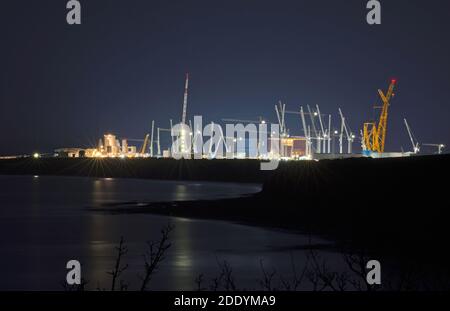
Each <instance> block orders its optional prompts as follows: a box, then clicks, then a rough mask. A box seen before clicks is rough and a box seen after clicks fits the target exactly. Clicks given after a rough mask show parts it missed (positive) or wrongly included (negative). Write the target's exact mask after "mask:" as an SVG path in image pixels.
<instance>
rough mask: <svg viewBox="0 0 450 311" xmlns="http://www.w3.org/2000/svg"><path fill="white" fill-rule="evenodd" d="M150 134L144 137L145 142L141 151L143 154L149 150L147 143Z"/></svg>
mask: <svg viewBox="0 0 450 311" xmlns="http://www.w3.org/2000/svg"><path fill="white" fill-rule="evenodd" d="M149 137H150V135H149V134H147V135H145V138H144V143H143V144H142V148H141V152H139V153H140V154H141V155H144V154H145V151H146V150H147V145H148V139H149Z"/></svg>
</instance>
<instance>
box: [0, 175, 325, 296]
mask: <svg viewBox="0 0 450 311" xmlns="http://www.w3.org/2000/svg"><path fill="white" fill-rule="evenodd" d="M259 189H260V186H258V185H242V184H225V183H199V182H195V183H188V182H168V181H146V180H133V179H131V180H126V179H124V180H121V179H89V178H70V177H45V176H41V177H39V178H34V177H33V176H29V177H27V176H0V206H1V209H0V230H1V233H2V234H0V245H2V247H1V248H0V258H1V261H2V266H3V267H8V269H6V271H5V272H4V273H3V275H2V278H1V280H0V289H34V290H36V289H41V290H51V289H53V290H59V289H62V287H61V285H60V283H61V282H62V281H63V280H64V279H65V273H66V270H65V264H66V262H67V261H68V260H71V259H78V260H80V262H81V263H82V274H83V277H84V278H85V279H87V280H88V281H89V283H88V287H89V288H90V289H94V290H95V289H96V288H97V287H99V288H109V282H110V276H109V275H108V274H107V273H106V272H107V271H110V270H111V269H112V268H113V266H114V261H115V246H117V243H118V241H119V240H120V237H121V236H124V238H125V241H126V243H127V247H128V248H129V252H128V254H127V255H126V258H125V259H124V260H125V261H126V263H128V264H129V268H128V269H127V270H126V272H125V273H124V275H123V276H124V278H125V279H126V281H127V282H128V283H129V284H130V288H132V289H133V288H134V289H135V288H137V287H138V286H139V278H138V277H137V276H138V275H142V271H143V254H144V253H145V251H146V241H149V240H152V239H153V240H154V239H157V238H159V232H160V230H161V228H162V227H163V226H165V225H166V224H168V223H169V222H170V223H172V224H173V225H174V226H175V229H174V231H173V232H172V235H171V242H172V247H171V248H170V249H169V251H168V253H167V260H165V261H164V262H163V264H162V266H161V269H160V270H159V271H158V273H157V274H156V275H155V277H154V279H153V280H152V283H151V284H150V288H151V289H160V290H170V289H172V290H191V289H194V288H195V284H194V279H195V278H196V277H197V276H198V275H199V274H204V275H205V278H206V279H207V280H210V279H212V278H213V277H215V276H217V274H218V264H217V262H218V261H222V260H227V261H228V262H229V263H230V265H231V266H232V267H233V271H235V274H236V278H237V279H239V280H240V281H241V282H242V283H241V284H242V286H245V287H246V288H250V289H251V288H252V287H256V285H257V278H258V277H259V276H260V261H261V260H264V264H265V265H267V266H268V267H270V266H273V267H276V268H277V270H278V271H279V273H285V274H289V273H290V272H291V268H292V267H291V262H290V254H291V253H292V249H293V248H295V247H296V246H298V245H305V244H306V243H308V242H309V238H308V237H305V236H302V235H297V234H288V233H283V232H277V231H273V230H265V229H260V228H255V227H248V226H242V225H237V224H230V223H226V222H220V221H207V220H191V219H183V218H169V217H163V216H154V215H139V214H129V215H128V214H121V215H111V214H107V213H100V212H93V211H89V210H88V209H89V207H99V206H101V205H102V204H105V203H117V202H127V201H138V202H148V201H163V200H192V199H204V198H219V197H233V196H239V195H241V194H246V193H251V192H256V191H259ZM297 255H298V257H297V259H296V260H297V264H298V265H299V266H301V265H302V263H303V261H304V256H303V254H302V252H301V251H300V252H297V254H296V256H297ZM330 256H334V255H330Z"/></svg>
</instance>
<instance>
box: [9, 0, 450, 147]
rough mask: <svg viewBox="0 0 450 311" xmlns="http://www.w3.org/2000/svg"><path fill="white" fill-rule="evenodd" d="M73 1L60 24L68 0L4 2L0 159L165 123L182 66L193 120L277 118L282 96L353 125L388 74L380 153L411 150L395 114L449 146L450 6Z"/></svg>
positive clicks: (292, 105) (294, 125) (172, 111)
mask: <svg viewBox="0 0 450 311" xmlns="http://www.w3.org/2000/svg"><path fill="white" fill-rule="evenodd" d="M80 2H81V3H82V25H80V26H69V25H67V24H66V9H65V5H66V1H65V0H58V1H57V0H53V1H52V0H39V1H16V0H14V1H13V0H8V1H2V5H1V13H0V14H1V19H0V23H1V24H0V26H1V27H0V34H1V49H0V64H1V67H0V72H1V73H0V74H1V85H0V86H1V92H0V133H1V134H0V137H1V138H0V154H17V153H23V152H31V151H33V150H40V151H51V150H53V149H54V148H57V147H68V146H86V145H89V144H90V143H95V142H96V141H97V139H98V138H99V136H100V135H101V134H102V133H103V132H105V131H112V132H114V133H116V134H117V135H119V136H120V137H129V138H143V137H144V135H145V133H147V132H149V131H150V124H151V120H152V119H155V120H156V122H157V125H159V126H161V127H168V126H169V118H173V119H174V120H179V119H180V117H181V116H180V114H181V103H182V98H183V83H184V73H185V72H187V71H188V72H190V75H191V81H190V82H191V83H190V97H189V107H188V114H189V116H190V117H192V116H193V115H194V114H201V115H203V116H204V118H206V119H207V120H213V121H219V120H220V119H221V118H239V119H256V118H257V117H258V116H264V117H265V118H267V119H270V120H272V121H275V119H276V117H275V112H274V104H275V103H276V102H277V101H278V100H279V99H281V100H283V101H284V102H285V103H286V104H287V109H289V110H298V109H299V107H300V105H306V104H310V105H312V106H314V105H316V104H319V105H320V106H321V110H322V112H323V113H330V112H331V113H335V114H336V117H335V119H334V121H335V122H334V125H335V126H337V125H338V124H337V121H338V119H337V109H338V107H341V108H342V109H343V111H344V113H345V114H346V116H347V118H348V121H349V124H350V127H351V128H352V129H353V131H354V132H357V131H359V129H360V128H361V127H362V123H363V122H364V121H365V120H366V119H370V118H371V117H372V116H373V113H372V109H371V107H372V106H373V104H374V103H375V102H376V101H377V100H378V98H377V88H383V89H386V88H387V86H388V83H389V80H390V78H391V77H396V78H397V79H398V80H399V83H398V90H397V93H396V97H395V98H394V99H393V101H392V106H391V110H390V116H389V124H388V127H389V128H388V137H387V149H388V151H393V150H400V147H401V146H403V147H404V148H405V149H410V148H411V147H410V143H409V139H408V136H407V133H406V130H405V128H404V125H403V117H406V118H408V120H409V123H410V125H411V126H412V128H413V131H414V132H415V135H416V136H417V137H418V138H419V140H420V141H421V142H427V143H430V142H431V143H435V142H439V143H440V142H443V143H446V144H448V145H450V139H449V136H450V122H449V121H448V119H449V117H450V108H449V98H450V60H449V56H450V42H449V30H450V2H449V1H445V0H442V1H439V0H430V1H424V0H422V1H419V0H395V1H392V0H391V1H386V0H385V1H381V2H382V25H381V26H369V25H367V23H366V21H365V15H366V9H365V5H366V3H367V1H365V0H345V1H331V0H327V1H320V0H305V1H303V0H296V1H284V0H278V1H265V0H258V1H256V0H254V1H253V0H227V1H218V0H209V1H200V0H199V1H197V0H183V1H174V0H163V1H151V0H134V1H133V0H89V1H88V0H84V1H83V0H81V1H80ZM287 122H288V124H287V125H288V127H289V128H291V134H301V133H300V121H299V120H298V119H297V118H296V117H295V116H291V117H289V118H288V120H287Z"/></svg>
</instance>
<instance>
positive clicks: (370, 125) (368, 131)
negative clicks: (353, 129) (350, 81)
mask: <svg viewBox="0 0 450 311" xmlns="http://www.w3.org/2000/svg"><path fill="white" fill-rule="evenodd" d="M396 83H397V81H396V80H395V79H392V80H391V84H390V85H389V89H388V91H387V93H386V94H384V93H383V91H382V90H378V94H379V95H380V98H381V101H382V103H383V106H381V107H375V108H381V114H380V119H379V120H378V124H377V122H366V123H364V132H363V143H364V144H363V145H364V149H365V150H368V151H372V152H384V143H385V141H386V131H387V119H388V110H389V106H390V100H391V98H392V96H394V88H395V84H396Z"/></svg>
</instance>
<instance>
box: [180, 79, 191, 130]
mask: <svg viewBox="0 0 450 311" xmlns="http://www.w3.org/2000/svg"><path fill="white" fill-rule="evenodd" d="M188 88H189V73H186V82H185V84H184V98H183V112H182V115H181V123H182V124H186V113H187V99H188Z"/></svg>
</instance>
